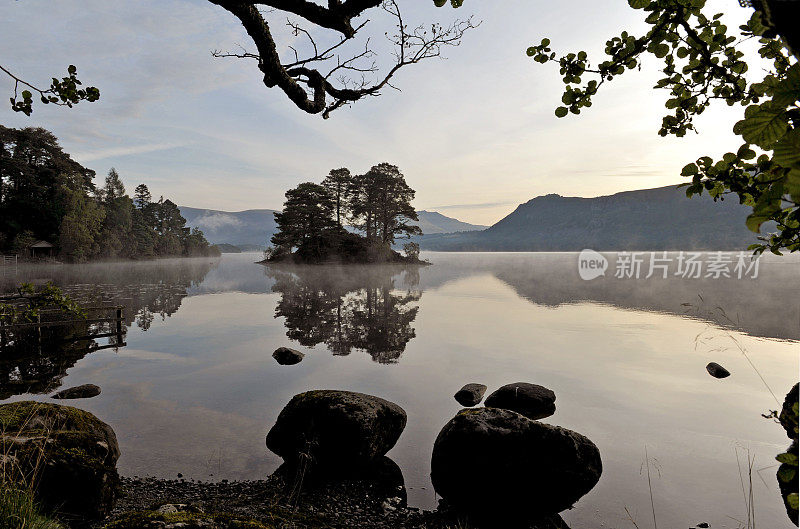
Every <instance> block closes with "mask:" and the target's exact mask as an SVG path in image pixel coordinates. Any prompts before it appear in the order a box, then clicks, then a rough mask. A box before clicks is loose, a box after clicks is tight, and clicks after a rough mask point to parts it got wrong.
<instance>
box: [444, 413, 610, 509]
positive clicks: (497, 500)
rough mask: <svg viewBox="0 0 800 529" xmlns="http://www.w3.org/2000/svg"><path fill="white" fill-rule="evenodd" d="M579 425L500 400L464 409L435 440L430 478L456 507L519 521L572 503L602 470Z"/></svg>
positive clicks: (600, 462) (586, 489)
mask: <svg viewBox="0 0 800 529" xmlns="http://www.w3.org/2000/svg"><path fill="white" fill-rule="evenodd" d="M602 471H603V466H602V461H601V459H600V452H599V450H598V449H597V447H596V446H595V445H594V443H592V442H591V441H590V440H589V439H587V438H586V437H584V436H583V435H580V434H579V433H576V432H573V431H570V430H567V429H565V428H560V427H558V426H551V425H549V424H544V423H541V422H539V421H535V420H531V419H528V418H527V417H524V416H522V415H520V414H519V413H516V412H513V411H509V410H503V409H499V408H477V409H469V410H462V411H460V412H459V413H458V414H456V416H455V417H454V418H453V419H451V420H450V422H448V423H447V424H446V425H445V427H444V428H443V429H442V431H441V432H440V433H439V436H438V437H437V438H436V443H435V444H434V447H433V458H432V461H431V480H432V481H433V486H434V488H435V489H436V492H437V493H439V494H440V495H441V496H442V497H443V498H444V499H445V500H446V501H447V502H448V504H450V505H452V506H453V507H454V508H456V509H459V510H461V511H463V512H465V513H468V514H470V515H472V516H474V517H476V518H478V519H488V520H494V521H495V522H498V523H499V521H501V520H502V522H503V523H509V524H516V523H521V522H531V521H534V520H536V519H538V518H542V517H544V516H547V515H551V514H555V513H558V512H561V511H563V510H564V509H567V508H569V507H571V506H572V505H573V504H574V503H575V502H576V501H578V500H579V499H580V498H581V497H582V496H583V495H584V494H586V493H587V492H589V491H590V490H592V488H593V487H594V486H595V484H597V482H598V480H599V479H600V475H601V474H602Z"/></svg>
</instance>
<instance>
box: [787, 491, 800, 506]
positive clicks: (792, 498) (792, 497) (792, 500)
mask: <svg viewBox="0 0 800 529" xmlns="http://www.w3.org/2000/svg"><path fill="white" fill-rule="evenodd" d="M786 503H788V504H789V507H791V508H792V509H794V510H797V507H798V501H797V493H796V492H792V493H791V494H789V495H788V496H786Z"/></svg>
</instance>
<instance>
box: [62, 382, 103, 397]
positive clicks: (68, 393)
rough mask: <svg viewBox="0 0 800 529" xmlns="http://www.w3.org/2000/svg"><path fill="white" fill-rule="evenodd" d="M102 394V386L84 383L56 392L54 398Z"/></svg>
mask: <svg viewBox="0 0 800 529" xmlns="http://www.w3.org/2000/svg"><path fill="white" fill-rule="evenodd" d="M99 394H100V386H95V385H94V384H82V385H80V386H74V387H71V388H67V389H62V390H61V391H59V392H57V393H54V394H53V396H52V397H51V398H53V399H90V398H92V397H96V396H98V395H99Z"/></svg>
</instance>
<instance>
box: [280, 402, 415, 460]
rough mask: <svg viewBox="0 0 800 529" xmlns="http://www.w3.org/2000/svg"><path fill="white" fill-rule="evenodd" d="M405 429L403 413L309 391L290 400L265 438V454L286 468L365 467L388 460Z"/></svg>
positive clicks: (394, 406)
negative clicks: (304, 464) (305, 464)
mask: <svg viewBox="0 0 800 529" xmlns="http://www.w3.org/2000/svg"><path fill="white" fill-rule="evenodd" d="M405 427H406V412H405V411H404V410H403V408H401V407H400V406H398V405H397V404H394V403H393V402H389V401H388V400H384V399H381V398H379V397H375V396H372V395H365V394H363V393H354V392H351V391H336V390H317V391H307V392H306V393H300V394H299V395H295V396H294V397H292V400H291V401H289V404H287V405H286V407H285V408H283V410H282V411H281V413H280V414H279V415H278V420H277V421H276V422H275V425H274V426H273V427H272V429H270V431H269V433H268V434H267V448H269V449H270V450H272V451H273V452H275V453H276V454H278V455H279V456H281V457H282V458H283V459H284V461H286V462H288V463H297V462H299V461H300V460H301V459H302V458H304V457H305V456H308V457H310V460H311V462H312V463H313V464H314V465H322V466H334V467H341V466H348V465H352V464H365V463H368V462H370V461H373V460H375V459H377V458H378V457H381V456H383V455H386V452H388V451H389V450H390V449H391V448H392V447H393V446H394V445H395V443H397V440H398V439H399V438H400V434H401V433H403V429H404V428H405Z"/></svg>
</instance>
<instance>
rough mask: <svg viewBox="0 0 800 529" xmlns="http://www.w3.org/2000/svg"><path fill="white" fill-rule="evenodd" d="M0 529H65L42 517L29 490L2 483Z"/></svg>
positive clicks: (55, 522) (57, 523)
mask: <svg viewBox="0 0 800 529" xmlns="http://www.w3.org/2000/svg"><path fill="white" fill-rule="evenodd" d="M0 527H3V528H4V529H65V528H64V526H63V525H61V524H60V523H59V522H57V521H55V520H53V519H52V518H49V517H48V516H46V515H44V514H43V513H42V512H41V511H40V510H39V507H38V506H37V505H36V502H35V501H34V499H33V494H32V493H31V491H30V490H24V489H21V488H18V487H17V486H14V485H13V484H9V483H6V482H3V483H2V489H1V490H0Z"/></svg>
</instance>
